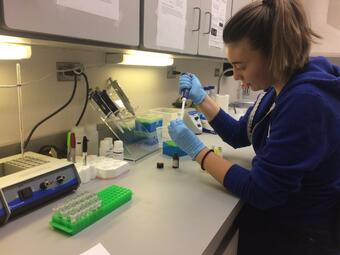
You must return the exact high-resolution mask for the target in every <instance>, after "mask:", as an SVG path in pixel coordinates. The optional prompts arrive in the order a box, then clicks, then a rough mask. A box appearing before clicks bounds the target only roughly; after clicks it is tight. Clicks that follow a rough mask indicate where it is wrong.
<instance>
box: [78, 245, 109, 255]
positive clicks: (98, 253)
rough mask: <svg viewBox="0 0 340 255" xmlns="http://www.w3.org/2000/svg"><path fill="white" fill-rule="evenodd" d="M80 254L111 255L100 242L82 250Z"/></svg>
mask: <svg viewBox="0 0 340 255" xmlns="http://www.w3.org/2000/svg"><path fill="white" fill-rule="evenodd" d="M80 255H111V254H110V253H109V252H108V251H107V250H106V249H105V248H104V246H103V245H102V244H101V243H98V244H97V245H95V246H93V247H92V248H90V249H89V250H87V251H85V252H83V253H82V254H80Z"/></svg>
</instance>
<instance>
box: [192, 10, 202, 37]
mask: <svg viewBox="0 0 340 255" xmlns="http://www.w3.org/2000/svg"><path fill="white" fill-rule="evenodd" d="M194 10H198V25H197V28H196V29H193V30H192V31H193V32H196V31H199V30H200V29H201V8H199V7H195V8H194Z"/></svg>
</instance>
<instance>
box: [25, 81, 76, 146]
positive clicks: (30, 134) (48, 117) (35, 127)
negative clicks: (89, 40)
mask: <svg viewBox="0 0 340 255" xmlns="http://www.w3.org/2000/svg"><path fill="white" fill-rule="evenodd" d="M77 78H78V75H77V74H74V86H73V91H72V94H71V97H70V98H69V100H68V101H67V102H66V103H65V104H64V105H63V106H62V107H60V108H59V109H58V110H56V111H55V112H53V113H52V114H50V115H49V116H47V117H46V118H44V119H43V120H41V121H40V122H39V123H37V124H36V125H35V126H34V127H33V128H32V130H31V132H30V133H29V135H28V137H27V139H26V141H25V144H24V148H26V147H27V145H28V143H29V142H30V140H31V137H32V135H33V133H34V132H35V130H36V129H37V128H38V127H39V126H40V125H41V124H43V123H44V122H45V121H47V120H48V119H50V118H52V117H53V116H54V115H56V114H57V113H59V112H60V111H62V110H63V109H65V108H66V107H67V106H68V105H69V104H70V103H71V102H72V100H73V98H74V95H75V93H76V90H77Z"/></svg>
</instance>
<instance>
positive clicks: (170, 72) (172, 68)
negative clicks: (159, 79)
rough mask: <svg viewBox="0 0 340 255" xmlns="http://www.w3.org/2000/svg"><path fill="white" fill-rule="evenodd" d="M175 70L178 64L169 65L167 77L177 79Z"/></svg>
mask: <svg viewBox="0 0 340 255" xmlns="http://www.w3.org/2000/svg"><path fill="white" fill-rule="evenodd" d="M174 72H176V66H168V69H167V75H166V78H168V79H175V78H176V74H175V73H174Z"/></svg>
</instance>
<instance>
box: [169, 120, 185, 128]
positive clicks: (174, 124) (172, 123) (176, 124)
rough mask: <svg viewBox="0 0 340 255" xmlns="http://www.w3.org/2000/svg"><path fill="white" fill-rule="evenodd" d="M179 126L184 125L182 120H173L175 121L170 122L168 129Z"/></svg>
mask: <svg viewBox="0 0 340 255" xmlns="http://www.w3.org/2000/svg"><path fill="white" fill-rule="evenodd" d="M181 124H184V122H183V120H180V119H175V120H172V121H170V124H169V127H171V128H174V127H176V126H178V125H181Z"/></svg>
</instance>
